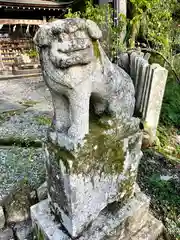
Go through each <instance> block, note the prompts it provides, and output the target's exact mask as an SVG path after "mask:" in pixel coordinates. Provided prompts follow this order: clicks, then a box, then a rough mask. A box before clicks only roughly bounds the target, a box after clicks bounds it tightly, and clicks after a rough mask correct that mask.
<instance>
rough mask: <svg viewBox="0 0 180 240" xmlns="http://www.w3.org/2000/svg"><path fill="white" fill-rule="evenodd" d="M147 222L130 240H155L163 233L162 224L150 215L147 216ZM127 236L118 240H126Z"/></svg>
mask: <svg viewBox="0 0 180 240" xmlns="http://www.w3.org/2000/svg"><path fill="white" fill-rule="evenodd" d="M147 219H148V221H147V223H146V225H145V226H144V227H143V228H142V229H141V231H139V232H137V233H136V234H135V235H133V236H131V238H130V239H132V240H137V239H138V240H145V239H146V240H156V239H158V237H159V236H160V235H161V234H162V233H163V231H164V226H163V224H162V222H160V221H159V220H157V219H156V218H154V217H153V216H152V215H150V214H148V218H147ZM128 239H129V238H128V236H126V237H125V238H119V240H128Z"/></svg>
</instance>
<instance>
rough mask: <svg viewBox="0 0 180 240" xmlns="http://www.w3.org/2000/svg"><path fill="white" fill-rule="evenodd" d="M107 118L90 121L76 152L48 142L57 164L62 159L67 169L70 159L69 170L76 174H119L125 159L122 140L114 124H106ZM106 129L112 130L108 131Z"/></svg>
mask: <svg viewBox="0 0 180 240" xmlns="http://www.w3.org/2000/svg"><path fill="white" fill-rule="evenodd" d="M108 120H109V118H108V117H105V118H101V119H100V120H97V119H93V120H91V121H90V133H89V134H88V135H87V136H86V137H85V144H84V146H83V147H81V148H79V149H78V151H77V152H69V151H66V150H65V149H60V148H59V147H56V146H55V145H53V144H49V145H48V148H49V151H50V152H54V153H55V159H56V161H57V164H59V161H60V160H61V161H63V163H64V165H65V166H66V170H67V171H68V169H69V166H68V161H72V167H71V172H72V173H76V174H90V175H93V174H94V173H97V172H99V174H101V173H105V174H117V173H118V174H120V173H121V172H122V171H123V167H124V159H125V158H124V150H123V140H120V139H119V136H118V134H117V133H116V132H115V131H113V130H114V128H115V126H114V125H112V126H110V125H108ZM102 123H103V124H102ZM108 130H112V131H111V132H110V133H108ZM67 160H68V161H67Z"/></svg>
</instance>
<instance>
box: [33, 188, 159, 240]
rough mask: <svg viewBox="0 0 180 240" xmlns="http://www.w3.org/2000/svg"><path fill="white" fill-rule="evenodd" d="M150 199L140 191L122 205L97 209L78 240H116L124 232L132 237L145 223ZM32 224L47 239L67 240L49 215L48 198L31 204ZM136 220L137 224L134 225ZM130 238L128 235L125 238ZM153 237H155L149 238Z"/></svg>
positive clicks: (68, 239)
mask: <svg viewBox="0 0 180 240" xmlns="http://www.w3.org/2000/svg"><path fill="white" fill-rule="evenodd" d="M148 206H149V199H148V198H147V197H146V196H145V195H144V194H142V193H141V192H139V193H137V194H135V197H134V198H133V199H131V200H129V201H128V202H127V204H126V205H125V206H124V207H122V208H121V207H120V206H119V205H118V204H117V203H114V204H111V205H110V206H109V207H107V208H105V209H104V210H103V211H101V212H100V214H99V215H98V217H97V218H96V219H95V220H94V221H93V223H92V224H91V225H89V226H88V228H87V229H86V230H85V231H84V232H83V234H82V236H81V237H80V238H78V239H79V240H94V239H96V240H103V239H108V240H117V239H119V236H122V235H123V232H124V231H125V233H126V234H129V236H131V235H132V236H133V235H134V233H135V232H138V231H139V230H140V229H141V228H143V226H145V225H146V221H147V218H149V215H147V213H148ZM31 216H32V221H33V225H34V226H36V229H38V230H39V232H41V234H42V235H43V236H46V238H45V239H48V240H51V239H53V240H70V238H69V237H68V236H67V235H65V234H64V233H63V232H62V231H61V230H60V225H59V224H58V223H57V222H55V221H54V217H53V216H52V215H51V214H50V208H49V206H48V200H44V201H42V202H40V203H38V204H36V205H34V206H32V207H31ZM137 223H138V224H137ZM131 227H132V228H131ZM128 239H130V238H127V240H128ZM152 240H155V238H152Z"/></svg>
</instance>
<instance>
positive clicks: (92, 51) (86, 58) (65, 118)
mask: <svg viewBox="0 0 180 240" xmlns="http://www.w3.org/2000/svg"><path fill="white" fill-rule="evenodd" d="M101 37H102V32H101V30H100V29H99V27H98V26H97V24H96V23H94V22H93V21H91V20H85V19H79V18H77V19H62V20H57V21H54V22H51V23H47V24H45V25H42V26H41V27H40V29H39V30H38V31H37V33H36V35H35V38H34V42H35V44H36V45H37V46H38V47H39V51H40V61H41V67H42V73H43V77H44V80H45V82H46V84H47V86H48V87H49V89H50V92H51V94H52V100H53V104H54V124H55V130H56V133H57V132H58V133H60V134H61V133H63V134H64V133H65V135H66V136H67V137H68V138H70V139H76V140H77V141H78V140H80V139H83V137H84V136H85V134H87V133H88V132H89V102H90V97H92V102H93V105H94V109H95V112H96V113H97V114H101V113H103V112H104V111H108V112H109V113H110V114H112V115H113V116H115V117H117V118H118V117H119V116H121V115H123V116H124V117H125V118H131V117H132V115H133V112H134V105H135V98H134V94H135V92H134V86H133V83H132V80H131V78H130V76H129V75H128V74H127V73H126V72H125V71H124V70H123V69H121V68H120V67H118V66H117V65H115V64H113V63H112V62H110V60H109V59H108V57H107V55H106V54H105V52H104V51H103V49H102V47H101V45H100V43H99V41H98V40H99V39H100V38H101Z"/></svg>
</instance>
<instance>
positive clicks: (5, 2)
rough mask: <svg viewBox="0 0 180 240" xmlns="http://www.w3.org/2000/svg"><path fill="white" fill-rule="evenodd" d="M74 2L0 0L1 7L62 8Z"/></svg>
mask: <svg viewBox="0 0 180 240" xmlns="http://www.w3.org/2000/svg"><path fill="white" fill-rule="evenodd" d="M71 2H72V1H65V0H64V2H63V1H62V2H55V1H43V0H31V1H29V0H0V6H31V7H32V6H35V7H36V6H40V7H53V8H61V7H63V6H65V5H69V4H70V3H71Z"/></svg>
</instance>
